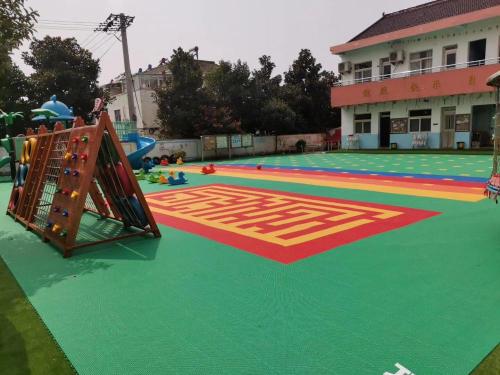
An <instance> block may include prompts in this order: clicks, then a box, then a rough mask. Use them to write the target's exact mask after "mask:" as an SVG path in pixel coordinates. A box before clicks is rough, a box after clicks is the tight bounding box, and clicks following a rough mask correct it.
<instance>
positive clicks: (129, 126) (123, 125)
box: [113, 121, 137, 140]
mask: <svg viewBox="0 0 500 375" xmlns="http://www.w3.org/2000/svg"><path fill="white" fill-rule="evenodd" d="M113 125H114V127H115V130H116V133H117V134H118V137H119V138H120V140H122V139H123V138H124V136H125V135H126V134H129V133H135V132H137V123H136V122H135V121H115V122H114V123H113Z"/></svg>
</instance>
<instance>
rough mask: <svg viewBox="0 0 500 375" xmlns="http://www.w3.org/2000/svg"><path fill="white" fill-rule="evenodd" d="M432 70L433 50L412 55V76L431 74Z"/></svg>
mask: <svg viewBox="0 0 500 375" xmlns="http://www.w3.org/2000/svg"><path fill="white" fill-rule="evenodd" d="M431 69H432V50H431V49H430V50H428V51H423V52H414V53H411V54H410V70H411V75H417V74H425V73H429V72H430V71H431Z"/></svg>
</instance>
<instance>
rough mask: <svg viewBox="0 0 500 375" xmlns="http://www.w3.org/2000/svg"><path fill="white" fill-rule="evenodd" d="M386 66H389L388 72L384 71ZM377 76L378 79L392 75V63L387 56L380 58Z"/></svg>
mask: <svg viewBox="0 0 500 375" xmlns="http://www.w3.org/2000/svg"><path fill="white" fill-rule="evenodd" d="M386 67H389V74H386V73H384V69H385V68H386ZM379 76H380V80H381V81H383V80H386V79H391V76H392V64H391V60H390V58H389V57H384V58H382V59H380V64H379Z"/></svg>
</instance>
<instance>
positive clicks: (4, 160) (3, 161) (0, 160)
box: [0, 156, 10, 168]
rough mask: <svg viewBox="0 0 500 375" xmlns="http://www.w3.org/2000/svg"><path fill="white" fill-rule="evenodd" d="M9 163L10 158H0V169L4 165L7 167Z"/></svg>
mask: <svg viewBox="0 0 500 375" xmlns="http://www.w3.org/2000/svg"><path fill="white" fill-rule="evenodd" d="M9 163H10V156H2V157H1V158H0V168H2V167H3V166H4V165H7V164H9Z"/></svg>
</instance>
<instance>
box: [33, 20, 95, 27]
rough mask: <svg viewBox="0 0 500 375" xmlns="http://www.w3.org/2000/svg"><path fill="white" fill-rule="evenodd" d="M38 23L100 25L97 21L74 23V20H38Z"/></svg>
mask: <svg viewBox="0 0 500 375" xmlns="http://www.w3.org/2000/svg"><path fill="white" fill-rule="evenodd" d="M37 22H38V23H55V24H72V25H77V24H80V25H91V26H95V25H99V22H95V21H73V20H49V19H43V18H40V19H38V20H37Z"/></svg>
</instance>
